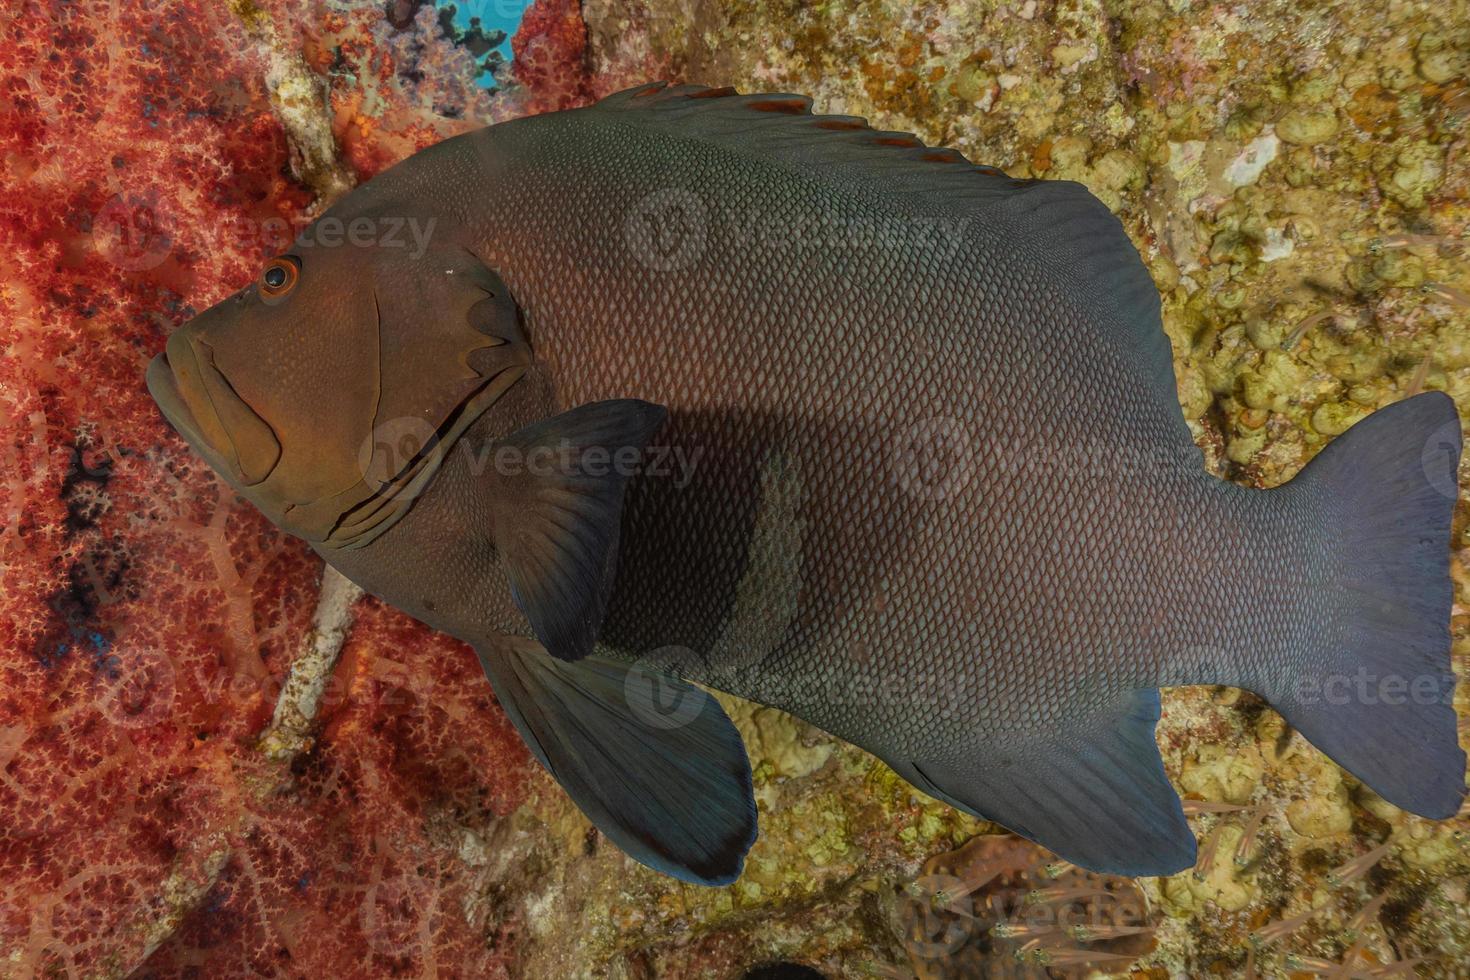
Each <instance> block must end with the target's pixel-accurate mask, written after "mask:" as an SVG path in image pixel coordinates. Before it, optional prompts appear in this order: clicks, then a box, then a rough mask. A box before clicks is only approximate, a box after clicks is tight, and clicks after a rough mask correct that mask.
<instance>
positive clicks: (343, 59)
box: [0, 0, 528, 977]
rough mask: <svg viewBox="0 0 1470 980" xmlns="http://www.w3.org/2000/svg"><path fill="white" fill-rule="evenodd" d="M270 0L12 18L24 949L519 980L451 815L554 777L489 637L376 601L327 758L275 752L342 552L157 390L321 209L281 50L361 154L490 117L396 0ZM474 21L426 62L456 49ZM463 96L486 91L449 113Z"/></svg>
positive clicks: (451, 60) (72, 956)
mask: <svg viewBox="0 0 1470 980" xmlns="http://www.w3.org/2000/svg"><path fill="white" fill-rule="evenodd" d="M240 10H241V11H242V12H243V14H244V15H245V16H244V17H243V18H242V17H241V16H238V15H237V14H236V13H235V12H232V10H231V8H230V7H228V6H226V5H222V4H217V3H212V2H208V0H161V2H158V3H153V4H149V5H146V6H145V5H143V4H141V3H130V2H128V3H114V2H111V0H79V2H75V3H61V2H52V0H24V2H20V3H17V4H13V5H12V6H11V7H10V8H8V10H7V12H6V13H5V14H3V15H0V19H3V21H4V27H5V35H6V38H7V40H6V43H5V44H4V45H3V46H0V152H3V155H4V159H5V166H4V167H3V168H0V245H3V248H4V250H5V253H6V254H7V256H8V258H9V268H8V274H7V276H6V278H5V281H4V283H3V285H0V430H3V440H0V445H3V446H4V447H5V448H4V453H5V460H4V462H5V474H6V479H5V482H4V488H3V497H0V521H3V533H0V553H3V558H0V961H4V962H6V963H7V966H8V967H12V968H15V969H16V970H17V972H18V975H20V976H25V975H28V974H35V975H48V976H49V975H61V974H65V975H82V974H86V975H94V974H108V975H124V974H127V973H129V972H132V971H134V970H136V969H138V968H139V967H140V966H142V965H143V964H144V963H145V962H146V964H147V970H148V972H149V973H151V974H152V975H160V976H163V975H175V974H184V973H190V974H194V975H207V976H211V977H229V976H247V975H250V976H253V975H257V974H259V973H279V972H282V971H283V970H285V969H287V965H288V964H289V969H290V972H302V971H309V972H314V973H316V972H319V973H323V974H333V975H340V976H358V975H379V974H383V973H387V972H392V971H402V972H412V973H422V972H426V971H432V970H433V969H435V965H436V964H437V965H438V968H439V969H441V970H442V969H445V968H446V967H447V966H448V965H449V964H453V965H454V969H455V970H473V971H475V972H476V973H484V974H491V975H493V974H495V973H497V972H499V971H500V965H501V964H502V963H503V961H504V958H505V957H506V956H507V955H509V954H510V952H511V950H510V948H509V947H505V948H499V949H493V950H492V949H489V948H487V946H486V943H485V941H484V938H483V937H484V936H485V935H486V933H490V934H492V935H494V934H498V933H500V932H502V931H506V930H509V931H507V932H506V934H507V935H511V934H512V933H513V923H512V924H508V923H487V922H481V921H474V920H472V918H471V917H470V916H469V915H468V914H467V913H466V911H465V910H466V909H467V908H469V907H470V906H471V904H472V903H470V902H468V901H467V896H469V895H470V893H471V891H472V889H473V888H474V887H476V883H475V882H474V881H473V880H472V879H471V878H470V877H469V873H468V871H467V869H466V867H465V866H464V865H463V864H462V863H460V862H458V861H457V860H452V859H451V857H450V856H451V855H453V853H454V851H453V849H452V848H449V847H446V846H445V842H444V841H443V840H441V839H439V838H438V837H436V835H442V834H446V833H449V831H448V830H445V829H444V828H446V827H452V826H456V825H458V824H460V823H473V822H475V821H477V820H483V819H488V818H489V817H488V816H487V815H494V814H501V813H505V812H506V811H508V810H509V809H511V808H513V807H514V806H516V805H517V804H518V802H519V800H520V799H521V797H522V796H523V794H524V792H525V788H524V780H525V775H526V773H527V772H528V768H527V758H526V755H525V752H524V749H523V748H522V747H521V746H520V744H519V740H518V739H517V738H516V736H515V734H514V732H513V731H512V730H511V729H510V728H509V726H508V725H507V724H506V722H505V720H504V718H503V716H502V715H501V714H500V712H499V710H498V708H496V707H495V705H494V702H493V700H492V698H491V695H490V692H489V689H488V687H487V685H486V684H485V683H484V681H483V678H481V677H480V675H479V669H478V667H477V665H476V664H475V662H474V659H473V657H472V656H471V655H470V654H469V653H468V651H466V650H465V649H463V648H462V647H461V646H459V645H458V644H455V643H453V642H451V641H448V640H445V639H443V638H439V637H435V636H433V635H431V634H430V633H429V631H428V630H426V629H424V628H423V627H420V626H417V625H416V624H413V623H411V622H409V621H408V620H407V619H406V618H405V617H403V616H402V615H400V614H398V613H395V612H392V611H390V610H387V609H384V608H382V607H378V606H376V605H372V604H369V605H368V607H367V609H366V610H365V611H364V612H363V614H362V616H361V617H360V621H359V623H358V626H357V627H356V629H355V631H354V633H353V634H352V637H351V639H350V641H349V646H348V654H347V656H346V658H345V659H344V661H343V663H342V664H341V665H340V667H339V678H338V683H337V685H336V690H337V692H338V695H337V700H336V702H334V703H332V704H329V705H328V706H327V715H328V717H327V719H326V727H325V729H324V730H323V731H322V732H321V733H320V737H319V739H318V741H317V743H316V745H315V747H314V749H313V750H312V751H311V752H309V753H308V754H306V755H304V756H302V757H300V758H299V759H298V760H297V761H296V763H295V764H294V765H293V766H292V767H290V768H289V769H288V770H286V771H282V770H281V769H280V767H278V766H276V765H275V764H273V763H271V762H269V761H268V760H266V759H265V757H264V756H263V755H262V754H261V753H260V752H259V751H258V749H257V748H256V745H255V740H256V739H257V737H258V736H259V734H260V732H261V730H262V729H263V728H264V727H265V725H266V724H267V723H268V722H269V720H270V717H271V712H272V708H273V705H274V701H275V696H276V694H277V691H278V689H279V686H280V684H281V681H282V679H283V677H284V676H285V673H286V672H287V670H288V669H289V667H290V663H291V659H292V658H293V657H294V656H295V655H296V654H297V653H298V651H299V650H300V649H301V642H302V638H303V637H304V636H305V634H306V633H307V631H308V629H309V626H310V621H311V615H312V610H313V607H314V604H315V601H316V594H317V580H318V575H319V569H320V565H319V563H318V562H317V560H316V559H315V558H314V557H313V556H311V554H310V553H309V552H308V551H307V550H306V549H305V548H304V546H303V545H302V544H301V543H300V542H298V541H296V540H294V539H290V538H287V537H285V536H283V535H282V534H280V533H279V532H278V531H276V530H275V529H274V528H273V527H271V526H270V525H269V524H268V523H266V522H265V521H264V519H263V518H261V517H260V515H258V514H257V513H255V512H254V511H253V510H252V509H251V508H249V507H248V506H247V505H245V504H243V503H242V502H241V501H239V500H238V499H237V498H236V497H235V496H234V495H233V494H232V493H231V492H230V491H229V490H228V488H227V487H225V486H224V485H223V484H222V483H221V482H219V480H218V479H217V478H215V477H214V475H213V474H212V473H210V472H209V471H208V469H207V467H205V466H204V464H202V463H201V462H200V461H199V460H197V459H196V458H195V457H194V456H193V455H192V454H191V453H190V452H189V451H188V449H187V448H186V447H185V446H184V445H183V443H182V442H181V441H180V440H179V439H178V438H177V437H176V436H175V435H174V434H173V433H172V432H171V430H169V429H168V427H167V426H166V425H165V424H164V422H163V421H162V419H161V418H160V417H159V415H158V413H157V411H156V409H155V407H154V406H153V404H152V401H151V399H150V398H149V397H148V394H147V392H146V390H145V388H144V386H143V380H142V375H143V367H144V365H145V364H146V363H147V361H148V359H149V357H151V356H152V355H153V354H154V353H156V352H157V351H158V350H160V349H161V348H162V346H163V343H164V340H165V338H166V337H167V335H168V334H169V332H171V331H172V330H173V329H175V328H177V327H178V326H179V324H181V323H182V322H183V321H184V320H186V319H188V318H189V317H190V316H191V315H192V314H193V313H194V312H195V311H197V310H199V309H202V308H204V307H205V306H207V305H209V304H210V303H212V302H214V301H216V300H218V299H220V298H222V297H223V296H225V295H227V294H228V293H229V292H230V291H232V290H233V289H235V288H237V287H238V286H239V285H240V284H241V283H242V282H244V281H247V280H248V279H249V278H250V277H251V276H252V275H254V272H255V270H256V268H257V267H258V264H259V262H260V260H261V258H262V257H263V256H264V255H266V254H269V252H270V251H271V250H272V249H273V248H275V247H278V245H279V242H280V240H281V236H282V235H283V234H288V233H289V230H290V229H292V228H294V227H296V226H299V225H300V224H301V223H302V222H303V221H304V220H306V219H307V217H308V216H309V213H310V211H311V209H312V208H313V207H314V206H315V202H314V195H313V191H312V189H311V188H309V187H306V186H303V185H302V184H300V183H298V182H297V181H296V180H295V179H293V177H292V176H291V159H292V156H291V148H290V146H289V145H288V140H287V137H286V131H285V130H284V129H283V127H282V125H281V123H280V122H279V121H278V119H277V117H276V116H275V114H274V113H273V111H272V107H271V101H270V93H269V92H268V91H267V88H266V85H265V83H264V82H263V79H264V78H265V77H266V73H267V70H268V66H269V63H270V60H271V58H272V57H273V52H278V51H279V50H280V46H281V45H283V44H285V45H287V46H288V50H296V49H299V50H300V51H304V52H305V53H306V55H307V58H308V65H309V66H311V67H313V68H315V69H316V70H317V71H318V72H321V73H323V74H325V75H329V76H330V77H331V78H332V82H331V84H330V85H328V86H327V88H328V91H329V99H330V106H331V108H332V110H333V112H334V115H333V117H332V118H334V119H335V122H336V136H337V139H338V141H339V142H341V143H343V144H344V145H345V146H346V147H347V148H348V159H349V162H350V163H352V164H353V165H355V166H356V167H357V169H358V170H359V171H360V172H362V173H366V172H371V171H374V170H376V169H379V168H381V167H382V166H386V165H387V164H388V163H391V162H392V161H393V160H394V159H396V158H398V157H400V156H402V155H404V154H406V153H408V152H411V151H412V150H413V149H416V148H417V147H418V146H421V145H426V144H427V143H430V142H433V141H435V140H437V139H440V138H443V137H444V136H445V135H448V134H450V133H451V132H454V131H458V130H460V129H463V128H468V127H470V126H473V125H476V124H478V123H479V122H483V121H484V119H483V118H479V119H477V118H476V116H477V115H480V114H484V113H488V112H489V109H488V108H487V104H486V103H485V102H484V101H483V100H482V99H481V97H480V96H478V95H476V94H475V93H474V92H473V91H471V89H472V88H473V84H474V83H473V79H472V78H466V79H464V80H463V81H462V82H461V83H459V88H458V89H456V88H455V84H454V83H452V82H450V81H448V80H446V81H444V82H442V83H441V84H438V85H436V86H434V87H433V88H432V90H429V89H428V88H427V87H424V88H422V90H421V88H420V87H414V86H407V85H405V84H404V80H403V78H402V77H401V76H400V75H399V74H398V73H397V72H396V71H395V67H394V66H395V65H400V64H401V63H402V62H403V60H404V59H405V58H406V57H409V55H408V54H405V46H410V47H411V45H408V42H407V41H406V40H405V39H402V38H399V39H398V40H397V41H396V42H395V41H394V40H393V35H392V33H391V30H390V29H389V28H388V27H386V26H385V25H384V24H383V23H381V21H382V20H383V12H382V11H381V10H380V9H378V8H377V7H373V8H371V9H366V8H365V9H364V10H363V11H360V12H356V13H353V14H350V15H347V14H329V13H326V12H323V13H322V16H320V17H317V18H316V19H306V18H302V17H300V15H297V16H295V17H292V16H290V15H288V13H287V12H286V11H285V10H276V9H274V8H273V7H271V6H270V5H266V6H263V7H254V6H248V7H247V6H246V5H243V4H242V5H240ZM442 43H447V42H442V41H438V40H434V41H432V43H429V44H428V45H427V46H426V47H424V46H421V47H423V50H417V51H416V52H415V53H412V57H415V58H418V59H420V63H433V64H436V65H437V64H442V65H450V66H452V65H455V64H457V63H458V62H457V61H456V57H455V54H454V52H453V51H439V50H430V49H432V48H433V46H434V45H435V44H442ZM349 73H356V77H357V78H358V79H359V80H358V81H356V82H352V81H349V80H348V77H347V76H348V74H349ZM362 79H370V80H371V83H372V85H373V86H374V89H373V90H374V93H375V94H374V99H375V102H374V108H372V109H371V111H369V110H368V109H366V108H364V105H363V103H362V98H363V93H364V92H365V91H367V90H368V88H369V85H368V84H367V83H366V82H364V81H362ZM456 93H458V94H456ZM461 95H462V96H463V98H460V99H459V101H458V102H455V99H456V98H459V96H461ZM425 99H427V100H429V101H431V102H433V103H434V105H424V104H423V100H425ZM446 99H448V100H449V102H452V103H454V104H456V105H459V106H460V107H461V109H460V111H459V112H458V113H457V114H451V115H443V114H437V113H436V112H435V105H438V106H439V108H441V109H442V108H444V107H445V105H446V104H447V103H446V102H445V100H446Z"/></svg>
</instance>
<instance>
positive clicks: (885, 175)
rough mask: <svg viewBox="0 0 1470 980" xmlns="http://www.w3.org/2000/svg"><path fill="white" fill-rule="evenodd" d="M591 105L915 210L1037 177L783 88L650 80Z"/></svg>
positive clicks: (1011, 188) (1001, 192)
mask: <svg viewBox="0 0 1470 980" xmlns="http://www.w3.org/2000/svg"><path fill="white" fill-rule="evenodd" d="M591 111H594V112H617V113H622V114H626V115H627V116H628V117H629V118H630V120H632V119H636V121H637V122H638V123H639V124H642V125H647V126H650V127H654V128H667V129H668V130H669V131H670V132H675V133H677V134H678V135H680V136H683V137H686V138H694V139H706V140H709V141H711V142H718V143H727V144H730V145H732V146H733V145H738V146H739V147H741V148H743V149H744V150H746V151H747V152H752V153H761V154H764V155H766V156H767V157H768V158H771V159H774V160H786V161H789V162H791V163H793V164H799V165H801V166H803V167H813V168H820V169H821V170H822V171H823V172H824V173H826V174H827V175H828V176H829V177H835V178H838V179H843V180H847V181H853V182H858V183H868V182H873V183H875V184H881V186H882V187H883V189H884V190H885V191H886V192H887V193H889V194H890V195H906V194H912V195H915V198H914V203H915V204H917V205H919V206H920V207H921V208H922V207H923V206H924V205H932V204H934V203H936V202H940V203H943V204H945V205H946V209H947V210H949V211H950V212H951V213H952V211H953V205H954V203H955V202H956V201H957V200H969V201H973V202H974V203H975V204H981V203H983V202H985V201H987V200H994V199H997V198H1001V197H1009V196H1011V195H1013V194H1014V193H1015V191H1016V189H1017V188H1018V187H1023V186H1026V185H1029V184H1033V183H1037V182H1036V181H1029V180H1015V179H1013V178H1011V177H1008V176H1006V175H1005V174H1004V173H1002V172H1001V171H1000V170H998V169H996V168H995V167H986V166H980V165H977V164H973V163H971V162H970V161H969V160H967V159H965V157H964V155H963V154H961V153H960V152H959V151H957V150H952V149H947V148H935V147H930V146H926V145H924V142H923V141H922V140H920V139H919V138H918V137H917V136H914V135H913V134H912V133H902V132H895V131H886V130H880V129H874V128H873V127H871V126H869V125H868V122H867V120H865V119H862V118H861V117H858V116H826V115H816V114H814V113H813V112H812V100H811V99H809V98H807V97H806V96H804V95H794V94H792V93H789V92H760V93H753V94H750V95H742V94H740V93H739V92H736V91H735V90H734V89H733V88H730V87H728V86H726V87H723V88H709V87H706V86H702V85H667V84H665V83H664V82H652V83H649V84H647V85H640V86H638V87H636V88H630V89H627V90H625V91H622V92H618V93H615V94H613V95H609V96H608V97H607V98H605V99H603V100H602V101H600V102H598V103H597V104H595V105H593V106H592V107H591ZM935 194H938V195H939V196H938V197H937V198H936V197H934V196H933V195H935Z"/></svg>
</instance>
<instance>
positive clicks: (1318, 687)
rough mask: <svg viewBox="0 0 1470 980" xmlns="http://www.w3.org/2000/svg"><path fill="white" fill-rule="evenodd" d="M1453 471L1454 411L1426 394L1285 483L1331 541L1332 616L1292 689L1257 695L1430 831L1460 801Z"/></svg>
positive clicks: (1456, 454)
mask: <svg viewBox="0 0 1470 980" xmlns="http://www.w3.org/2000/svg"><path fill="white" fill-rule="evenodd" d="M1459 461H1460V420H1459V417H1458V415H1457V414H1456V411H1455V404H1454V402H1453V401H1452V400H1451V399H1450V398H1449V397H1448V396H1447V395H1445V394H1443V393H1442V392H1426V393H1425V394H1422V395H1416V396H1414V397H1412V398H1408V399H1405V400H1404V401H1401V402H1398V403H1396V404H1393V405H1390V406H1388V407H1387V408H1384V409H1381V410H1380V411H1377V412H1375V413H1373V414H1372V415H1370V416H1369V417H1367V418H1366V419H1363V420H1362V421H1360V422H1359V423H1358V424H1356V425H1354V426H1353V427H1352V428H1351V429H1349V430H1348V431H1347V432H1346V433H1344V434H1343V435H1341V436H1339V437H1338V438H1337V439H1335V440H1333V442H1332V443H1331V445H1329V446H1327V448H1326V449H1324V450H1323V451H1322V452H1321V453H1320V454H1319V455H1318V456H1317V457H1316V458H1315V459H1313V460H1312V461H1311V463H1310V464H1308V465H1307V467H1306V469H1305V470H1303V471H1302V473H1301V475H1300V476H1298V477H1297V478H1296V479H1295V480H1293V481H1292V482H1291V484H1290V485H1289V486H1290V487H1291V489H1292V490H1296V491H1300V493H1301V494H1302V496H1303V498H1304V499H1305V500H1306V501H1310V504H1308V506H1311V507H1312V508H1313V509H1314V510H1315V511H1317V513H1319V514H1321V515H1323V517H1324V519H1325V521H1326V523H1327V526H1328V530H1329V533H1332V532H1336V533H1337V534H1340V538H1339V539H1338V543H1337V546H1336V547H1337V552H1336V554H1335V555H1334V556H1333V560H1332V562H1331V564H1332V566H1333V567H1334V568H1335V569H1336V572H1335V574H1336V576H1337V581H1336V587H1335V590H1334V591H1335V596H1334V597H1332V601H1331V603H1330V604H1331V605H1332V607H1333V609H1334V612H1335V615H1332V616H1329V617H1328V620H1329V621H1328V622H1327V623H1325V624H1324V628H1323V632H1322V633H1321V635H1320V636H1319V637H1317V638H1315V640H1314V641H1313V644H1312V646H1313V647H1314V649H1307V650H1301V651H1298V657H1297V658H1296V663H1295V664H1294V666H1295V667H1296V668H1297V670H1296V671H1294V672H1293V673H1294V674H1295V676H1291V677H1284V678H1277V679H1276V681H1274V682H1272V683H1271V684H1270V685H1268V686H1274V687H1277V688H1278V689H1277V690H1267V691H1262V692H1261V693H1262V694H1264V695H1266V697H1267V698H1268V699H1269V700H1270V701H1271V702H1272V704H1273V705H1274V706H1275V707H1276V708H1277V710H1279V711H1280V712H1281V713H1282V714H1283V715H1285V717H1286V720H1287V721H1288V722H1290V723H1291V724H1292V725H1293V726H1295V727H1296V728H1297V729H1298V730H1300V731H1301V733H1302V734H1303V735H1305V736H1306V737H1307V739H1308V740H1309V741H1311V742H1312V744H1314V745H1316V746H1317V747H1318V748H1319V749H1321V750H1322V751H1323V752H1325V753H1327V755H1329V756H1331V757H1332V758H1333V759H1334V760H1335V761H1336V762H1337V763H1338V764H1339V765H1341V766H1342V767H1343V768H1344V769H1347V770H1348V771H1349V772H1351V773H1352V774H1353V775H1355V776H1357V777H1358V778H1359V779H1361V780H1362V781H1363V782H1365V783H1367V784H1368V785H1369V786H1370V787H1372V789H1373V790H1374V791H1375V792H1377V793H1378V794H1379V795H1380V796H1382V797H1383V798H1384V799H1386V800H1388V801H1389V802H1390V803H1392V804H1394V805H1395V806H1398V807H1401V808H1402V809H1405V810H1409V811H1411V812H1413V813H1417V814H1420V815H1422V816H1426V817H1432V818H1437V819H1438V818H1445V817H1449V816H1452V815H1453V814H1454V813H1455V812H1456V811H1457V810H1458V809H1459V807H1460V803H1461V799H1462V798H1463V796H1464V794H1465V753H1464V752H1463V751H1462V750H1461V748H1460V744H1459V737H1458V729H1457V723H1456V717H1455V709H1454V705H1453V703H1452V697H1453V694H1454V684H1455V678H1454V673H1453V671H1452V670H1451V667H1450V636H1449V620H1450V602H1451V599H1452V589H1451V585H1450V577H1449V535H1450V518H1451V515H1452V512H1453V510H1454V506H1455V500H1456V497H1457V495H1458V486H1457V481H1456V473H1457V470H1458V467H1459Z"/></svg>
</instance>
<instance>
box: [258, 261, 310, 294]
mask: <svg viewBox="0 0 1470 980" xmlns="http://www.w3.org/2000/svg"><path fill="white" fill-rule="evenodd" d="M300 275H301V265H300V263H299V262H297V261H296V259H294V258H292V257H291V256H289V255H282V256H280V257H279V258H275V259H272V260H271V261H270V263H269V264H268V265H267V266H266V267H265V270H264V271H263V272H261V274H260V291H261V292H262V293H264V294H265V295H266V296H269V297H272V298H274V297H278V296H284V295H286V294H287V293H289V292H290V291H291V290H292V288H293V287H294V286H295V285H296V280H297V279H298V278H299V277H300Z"/></svg>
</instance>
